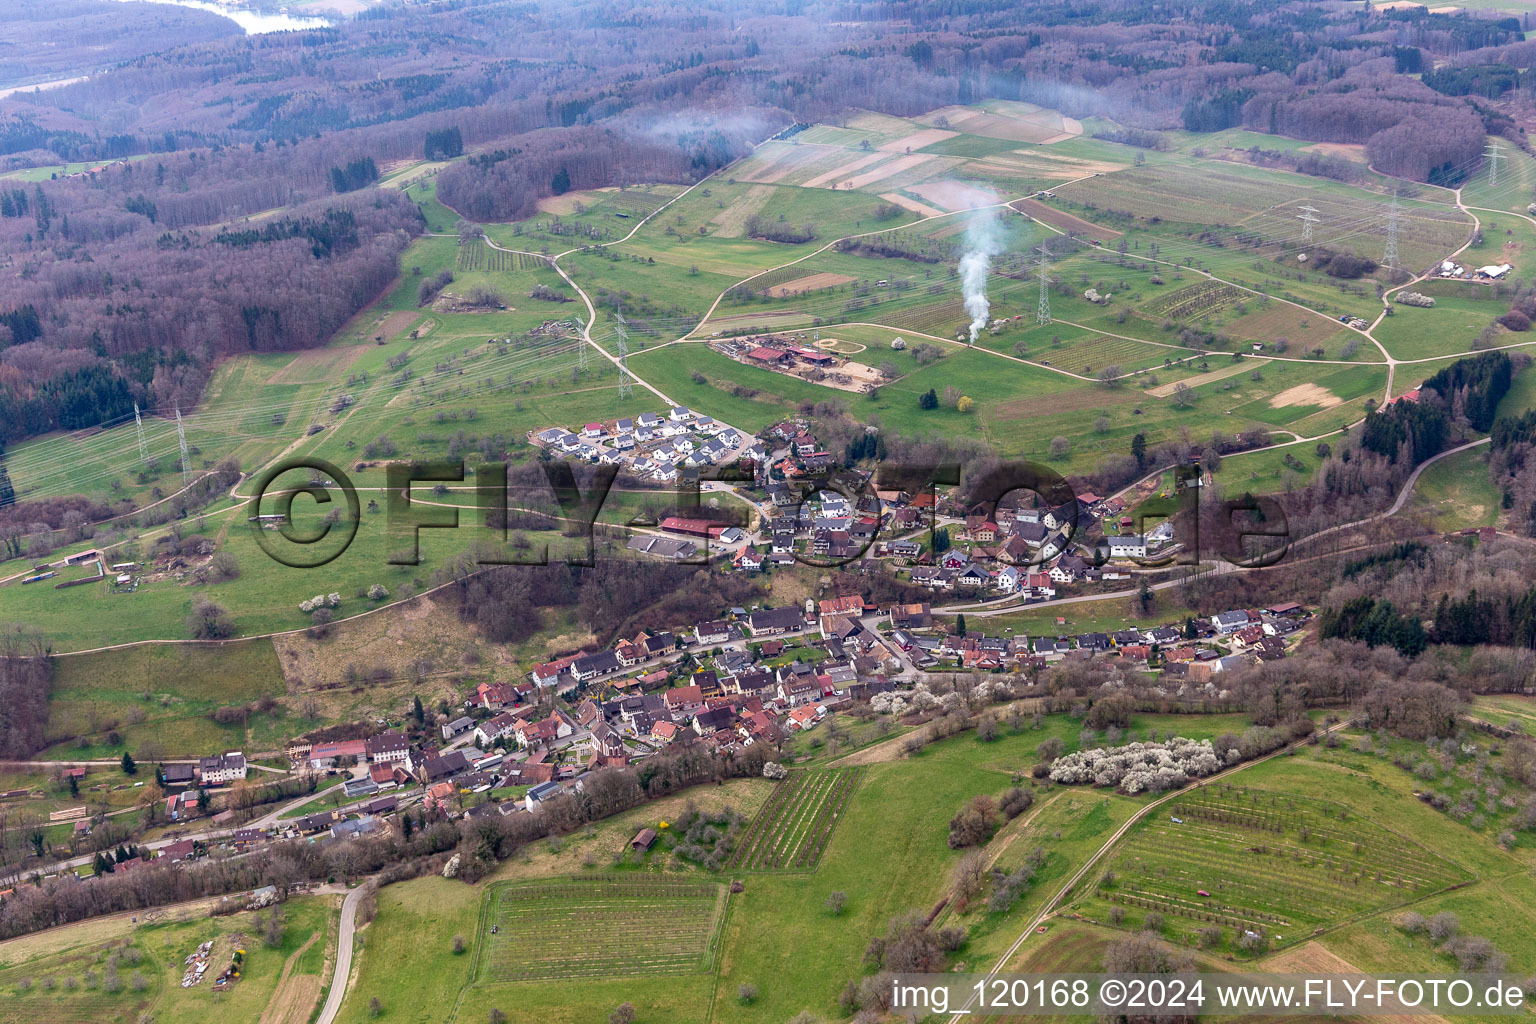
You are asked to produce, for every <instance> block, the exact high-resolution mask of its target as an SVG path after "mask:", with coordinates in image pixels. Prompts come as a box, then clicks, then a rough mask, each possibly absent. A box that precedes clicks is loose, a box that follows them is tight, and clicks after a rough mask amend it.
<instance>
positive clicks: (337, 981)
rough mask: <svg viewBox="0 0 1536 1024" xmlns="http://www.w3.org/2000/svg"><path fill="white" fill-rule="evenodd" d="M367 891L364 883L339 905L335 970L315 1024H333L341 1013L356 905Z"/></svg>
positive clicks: (350, 962) (345, 993) (350, 965)
mask: <svg viewBox="0 0 1536 1024" xmlns="http://www.w3.org/2000/svg"><path fill="white" fill-rule="evenodd" d="M367 891H368V884H367V883H366V882H365V883H364V884H362V885H359V886H358V887H357V888H356V889H353V890H352V891H351V892H349V893H347V898H346V899H345V900H344V901H342V904H341V931H340V934H339V935H338V936H337V939H336V970H335V973H333V974H332V975H331V990H330V992H329V993H327V994H326V997H325V1006H324V1008H322V1009H321V1011H320V1016H319V1017H318V1018H317V1019H316V1021H315V1024H333V1022H334V1021H335V1020H336V1014H337V1013H339V1012H341V1001H342V1000H343V999H345V998H346V996H347V981H348V979H349V978H350V977H351V976H352V939H353V936H354V935H355V934H356V932H357V905H358V904H359V903H361V902H362V901H363V894H364V893H365V892H367Z"/></svg>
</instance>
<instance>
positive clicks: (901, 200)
mask: <svg viewBox="0 0 1536 1024" xmlns="http://www.w3.org/2000/svg"><path fill="white" fill-rule="evenodd" d="M880 198H881V199H884V200H885V201H886V202H888V203H895V204H896V205H897V206H899V207H901V208H902V209H903V210H909V211H911V212H912V213H915V214H917V215H918V216H920V217H942V216H943V215H944V211H943V210H939V209H936V208H934V207H932V206H929V205H928V204H926V203H920V202H918V201H917V200H916V199H913V198H912V197H910V196H904V195H902V194H901V193H900V192H882V193H880Z"/></svg>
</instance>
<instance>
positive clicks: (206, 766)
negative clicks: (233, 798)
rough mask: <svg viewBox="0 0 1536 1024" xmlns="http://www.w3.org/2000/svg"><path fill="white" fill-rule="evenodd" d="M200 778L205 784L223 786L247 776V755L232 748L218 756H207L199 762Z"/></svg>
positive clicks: (198, 771) (198, 772)
mask: <svg viewBox="0 0 1536 1024" xmlns="http://www.w3.org/2000/svg"><path fill="white" fill-rule="evenodd" d="M197 774H198V778H199V779H201V780H202V784H203V785H205V786H221V785H223V784H224V783H226V782H235V781H238V780H240V779H243V778H245V755H244V754H242V753H241V752H240V751H238V750H231V751H229V752H227V753H224V754H221V755H218V756H216V757H205V758H202V759H201V760H199V761H198V763H197Z"/></svg>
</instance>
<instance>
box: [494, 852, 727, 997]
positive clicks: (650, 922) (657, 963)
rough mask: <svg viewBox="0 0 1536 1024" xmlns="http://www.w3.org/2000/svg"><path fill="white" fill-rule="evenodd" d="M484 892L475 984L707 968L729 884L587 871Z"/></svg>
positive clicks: (502, 884) (501, 885)
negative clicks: (583, 873) (726, 886)
mask: <svg viewBox="0 0 1536 1024" xmlns="http://www.w3.org/2000/svg"><path fill="white" fill-rule="evenodd" d="M485 899H486V911H485V916H484V918H483V920H482V923H481V931H480V938H479V947H480V961H479V965H478V973H477V975H476V980H477V981H478V982H479V983H482V984H495V983H502V982H513V981H556V980H559V981H577V980H580V979H584V978H604V977H613V976H616V975H641V976H649V975H655V974H693V973H697V972H701V971H708V970H709V969H710V966H711V964H712V962H713V956H714V949H715V938H716V933H717V931H718V928H719V924H720V919H721V915H722V914H723V912H724V910H725V901H726V889H725V886H724V885H722V884H719V883H717V882H712V881H706V880H693V879H673V878H652V877H622V876H619V877H615V876H610V875H587V876H577V877H571V878H551V879H544V880H540V881H528V882H499V883H497V884H495V885H493V886H492V887H491V888H490V889H489V890H488V891H487V892H486V896H485Z"/></svg>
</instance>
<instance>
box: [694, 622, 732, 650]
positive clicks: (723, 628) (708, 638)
mask: <svg viewBox="0 0 1536 1024" xmlns="http://www.w3.org/2000/svg"><path fill="white" fill-rule="evenodd" d="M693 636H694V639H696V640H698V642H699V643H701V644H723V643H725V642H726V641H727V640H729V639H730V638H731V627H730V626H729V625H727V624H726V623H724V622H722V621H720V620H718V619H715V620H712V621H710V622H701V623H699V624H698V625H696V626H694V627H693Z"/></svg>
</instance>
